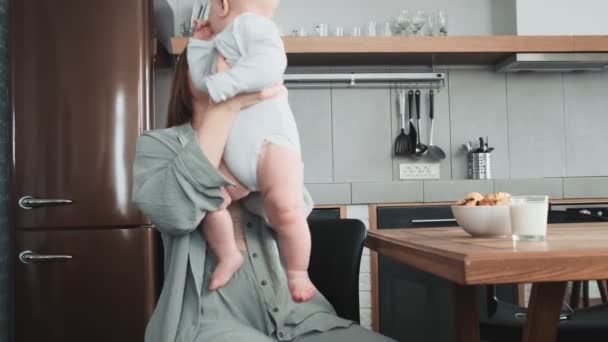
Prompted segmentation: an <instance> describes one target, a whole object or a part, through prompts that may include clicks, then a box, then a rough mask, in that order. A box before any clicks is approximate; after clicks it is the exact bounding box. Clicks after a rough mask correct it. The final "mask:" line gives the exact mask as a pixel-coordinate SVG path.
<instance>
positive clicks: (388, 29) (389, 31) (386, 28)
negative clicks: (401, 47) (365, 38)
mask: <svg viewBox="0 0 608 342" xmlns="http://www.w3.org/2000/svg"><path fill="white" fill-rule="evenodd" d="M380 35H381V36H384V37H391V36H392V35H393V23H391V22H390V21H387V22H385V23H384V25H382V31H381V32H380Z"/></svg>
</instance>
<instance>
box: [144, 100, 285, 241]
mask: <svg viewBox="0 0 608 342" xmlns="http://www.w3.org/2000/svg"><path fill="white" fill-rule="evenodd" d="M280 91H281V88H275V89H274V90H269V91H267V92H263V93H257V94H248V95H244V96H237V97H235V98H233V99H231V100H229V101H227V102H225V103H222V104H218V105H216V104H214V103H209V104H208V106H207V107H206V108H205V109H206V110H201V111H200V112H198V113H197V114H195V117H194V118H193V122H192V126H193V127H194V129H192V128H191V127H190V126H188V125H186V126H180V127H174V128H170V129H164V130H157V131H152V132H148V133H145V134H144V135H142V137H140V139H139V141H138V144H137V153H136V158H135V164H134V166H133V172H134V185H133V202H134V203H135V205H136V206H137V207H138V208H139V209H140V210H141V211H142V212H143V213H144V214H145V215H146V216H147V217H148V218H150V219H151V220H152V222H153V223H154V224H155V225H156V227H157V228H158V229H159V230H160V231H161V232H163V233H166V234H170V235H183V234H188V233H190V232H192V231H193V230H195V229H196V227H197V226H198V225H199V223H200V222H201V221H202V219H203V218H204V217H205V214H206V213H207V212H209V211H215V210H217V209H218V208H219V207H220V205H221V204H222V202H223V197H222V194H221V192H220V188H221V187H222V186H226V185H229V184H230V183H229V182H228V181H227V180H226V179H225V178H224V177H223V176H222V175H221V173H220V172H219V171H218V170H217V166H218V165H219V162H220V160H221V156H222V153H223V150H224V146H225V144H226V140H227V139H228V134H229V132H230V128H231V127H232V123H233V122H234V120H235V118H236V115H238V112H239V111H240V110H241V109H242V108H244V107H247V106H249V105H252V104H255V103H257V102H259V101H261V100H263V99H265V98H267V97H269V96H270V97H272V96H276V94H277V93H278V92H280ZM201 100H202V99H201ZM205 101H206V97H205ZM194 107H195V108H199V107H200V106H196V105H195V106H194Z"/></svg>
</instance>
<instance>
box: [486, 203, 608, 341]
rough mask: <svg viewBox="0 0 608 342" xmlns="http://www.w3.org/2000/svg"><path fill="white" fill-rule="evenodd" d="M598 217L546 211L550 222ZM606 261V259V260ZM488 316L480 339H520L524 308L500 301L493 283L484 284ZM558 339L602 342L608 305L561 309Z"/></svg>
mask: <svg viewBox="0 0 608 342" xmlns="http://www.w3.org/2000/svg"><path fill="white" fill-rule="evenodd" d="M598 221H601V219H598V218H597V217H594V216H590V215H584V214H580V213H578V212H560V211H551V212H549V223H551V224H559V223H585V222H598ZM607 262H608V260H607ZM486 304H487V311H488V312H487V315H488V316H487V317H488V318H487V319H483V320H482V321H481V323H480V335H481V338H482V340H485V341H488V342H512V341H513V342H514V341H521V336H522V332H523V329H522V328H523V325H524V322H525V318H526V313H527V310H526V308H521V307H519V306H517V305H514V304H511V303H506V302H503V301H501V300H500V299H498V298H497V296H496V288H495V286H488V287H487V302H486ZM558 341H559V342H578V341H585V342H594V341H597V342H600V341H601V342H605V341H608V305H599V306H595V307H591V308H586V309H580V310H574V312H571V311H563V312H562V314H561V316H560V323H559V333H558Z"/></svg>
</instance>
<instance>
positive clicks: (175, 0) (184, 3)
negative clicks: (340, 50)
mask: <svg viewBox="0 0 608 342" xmlns="http://www.w3.org/2000/svg"><path fill="white" fill-rule="evenodd" d="M194 1H201V0H154V11H155V26H156V28H157V29H158V30H159V37H160V38H161V42H163V44H164V45H166V44H167V42H168V38H169V37H171V36H175V35H179V34H180V30H179V27H180V25H181V24H182V23H187V22H189V21H190V17H191V13H192V5H193V4H194ZM202 1H205V0H202ZM496 1H511V0H457V1H454V0H452V1H450V0H409V1H399V0H375V1H369V0H368V1H364V0H330V1H327V0H307V1H302V0H282V1H281V6H280V7H279V10H278V12H277V14H276V17H275V21H276V22H277V24H278V25H279V27H280V28H281V29H282V31H283V33H284V34H289V33H290V32H291V31H292V30H293V29H295V28H300V27H305V28H307V29H308V30H309V31H311V30H312V28H313V27H314V26H315V25H316V24H320V23H325V24H329V25H330V26H332V27H333V26H336V25H337V26H342V27H344V28H345V32H348V31H349V30H350V28H352V27H353V26H355V25H361V26H362V25H364V24H365V23H367V22H369V21H370V20H374V21H376V22H379V23H380V22H384V21H388V20H390V19H391V18H392V17H395V16H397V15H398V14H399V12H401V10H404V9H422V10H425V11H433V10H436V9H447V10H448V15H449V20H450V23H449V30H450V34H451V35H489V34H492V33H493V26H492V15H493V11H492V8H493V6H495V5H494V2H496ZM513 1H514V0H513Z"/></svg>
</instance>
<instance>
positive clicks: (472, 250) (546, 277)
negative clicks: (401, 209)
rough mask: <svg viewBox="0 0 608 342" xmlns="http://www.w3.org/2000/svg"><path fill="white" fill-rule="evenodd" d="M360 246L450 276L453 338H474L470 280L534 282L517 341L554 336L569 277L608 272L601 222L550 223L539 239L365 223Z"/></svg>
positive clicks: (607, 231) (607, 233)
mask: <svg viewBox="0 0 608 342" xmlns="http://www.w3.org/2000/svg"><path fill="white" fill-rule="evenodd" d="M366 246H367V247H369V248H370V249H371V250H374V251H376V252H378V253H379V254H382V255H384V256H387V257H391V258H393V259H396V260H398V261H400V262H402V263H404V264H407V265H409V266H412V267H415V268H417V269H420V270H422V271H425V272H428V273H432V274H434V275H437V276H439V277H442V278H445V279H447V280H449V281H451V282H452V283H453V284H454V298H455V301H454V304H455V312H454V314H455V323H456V341H458V342H478V341H479V340H480V336H479V320H478V316H477V309H476V295H475V288H474V286H475V285H492V284H513V283H533V285H532V292H531V295H530V301H529V305H528V314H527V316H526V322H525V325H524V331H523V337H522V340H523V341H524V342H553V341H555V340H556V337H557V332H558V323H559V316H560V311H561V307H562V301H563V298H564V294H565V291H566V286H567V284H568V281H574V280H589V279H608V224H606V223H583V224H560V225H549V227H548V235H547V239H546V240H545V241H518V242H516V241H512V240H511V239H510V238H472V237H471V236H470V235H468V234H467V233H465V232H464V231H463V230H462V229H460V228H422V229H390V230H389V229H386V230H376V231H371V232H370V233H369V235H368V238H367V241H366Z"/></svg>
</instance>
